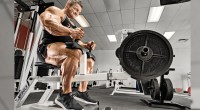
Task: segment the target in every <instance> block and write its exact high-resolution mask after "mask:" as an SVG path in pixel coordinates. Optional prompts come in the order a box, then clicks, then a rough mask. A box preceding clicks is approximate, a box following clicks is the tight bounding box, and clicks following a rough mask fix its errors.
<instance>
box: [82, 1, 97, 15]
mask: <svg viewBox="0 0 200 110" xmlns="http://www.w3.org/2000/svg"><path fill="white" fill-rule="evenodd" d="M81 13H83V14H86V13H94V11H93V9H92V7H91V6H90V4H89V3H84V4H83V9H82V12H81Z"/></svg>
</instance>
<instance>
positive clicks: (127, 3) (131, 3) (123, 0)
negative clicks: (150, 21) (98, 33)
mask: <svg viewBox="0 0 200 110" xmlns="http://www.w3.org/2000/svg"><path fill="white" fill-rule="evenodd" d="M119 3H120V7H121V10H124V9H133V8H134V7H135V0H119Z"/></svg>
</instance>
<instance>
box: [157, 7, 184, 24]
mask: <svg viewBox="0 0 200 110" xmlns="http://www.w3.org/2000/svg"><path fill="white" fill-rule="evenodd" d="M180 7H181V5H180V4H174V5H166V6H165V8H164V10H163V13H162V15H161V17H160V21H171V20H172V19H174V17H175V16H176V14H177V11H178V10H179V8H180Z"/></svg>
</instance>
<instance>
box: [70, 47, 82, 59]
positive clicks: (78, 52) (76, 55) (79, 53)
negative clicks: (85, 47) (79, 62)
mask: <svg viewBox="0 0 200 110" xmlns="http://www.w3.org/2000/svg"><path fill="white" fill-rule="evenodd" d="M72 54H73V56H74V57H76V58H78V59H80V58H81V55H82V51H81V50H80V49H74V50H73V52H72Z"/></svg>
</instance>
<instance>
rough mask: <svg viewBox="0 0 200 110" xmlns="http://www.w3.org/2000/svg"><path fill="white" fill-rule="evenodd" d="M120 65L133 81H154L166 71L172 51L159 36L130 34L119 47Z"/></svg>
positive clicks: (148, 31) (155, 34)
mask: <svg viewBox="0 0 200 110" xmlns="http://www.w3.org/2000/svg"><path fill="white" fill-rule="evenodd" d="M119 56H120V63H121V65H122V67H123V69H124V70H125V71H126V72H127V73H128V74H130V75H131V76H132V77H133V78H135V79H140V80H143V79H144V80H148V79H154V78H156V77H158V76H161V75H163V74H165V72H167V71H168V69H169V67H170V65H171V63H172V59H173V50H172V47H171V45H170V43H169V41H168V40H167V39H166V38H165V37H164V36H163V35H161V34H159V33H157V32H155V31H150V30H141V31H137V32H134V33H132V34H130V35H129V36H128V37H126V39H124V41H123V42H122V44H121V46H120V55H119Z"/></svg>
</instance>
